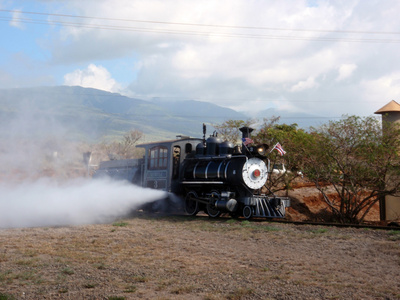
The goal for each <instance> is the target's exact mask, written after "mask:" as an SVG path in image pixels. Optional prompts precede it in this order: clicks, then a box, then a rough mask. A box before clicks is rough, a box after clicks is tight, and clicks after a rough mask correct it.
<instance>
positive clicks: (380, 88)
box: [360, 71, 400, 110]
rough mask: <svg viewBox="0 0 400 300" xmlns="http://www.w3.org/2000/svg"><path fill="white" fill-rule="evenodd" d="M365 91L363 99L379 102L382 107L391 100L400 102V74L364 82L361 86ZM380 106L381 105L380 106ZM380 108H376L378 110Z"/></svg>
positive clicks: (395, 73)
mask: <svg viewBox="0 0 400 300" xmlns="http://www.w3.org/2000/svg"><path fill="white" fill-rule="evenodd" d="M360 87H361V88H362V90H363V95H362V96H363V99H365V100H366V101H379V102H381V103H382V105H381V106H383V105H384V104H386V103H387V102H389V101H391V100H396V101H398V102H400V72H399V71H397V72H393V73H390V74H387V75H385V76H382V77H379V78H375V79H371V80H363V81H362V82H361V84H360ZM378 106H379V105H378ZM379 108H380V107H376V110H377V109H379Z"/></svg>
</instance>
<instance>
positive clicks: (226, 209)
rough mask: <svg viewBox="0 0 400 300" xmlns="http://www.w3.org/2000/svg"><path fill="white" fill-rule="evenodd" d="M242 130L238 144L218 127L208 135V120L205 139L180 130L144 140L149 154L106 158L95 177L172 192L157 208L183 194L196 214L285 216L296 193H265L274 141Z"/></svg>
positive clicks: (167, 205) (154, 206)
mask: <svg viewBox="0 0 400 300" xmlns="http://www.w3.org/2000/svg"><path fill="white" fill-rule="evenodd" d="M240 131H241V132H242V141H243V143H242V145H241V146H236V147H234V145H233V144H232V143H230V142H227V141H224V142H223V141H221V139H220V138H219V137H218V136H217V134H215V132H214V133H213V134H212V135H210V136H209V137H208V138H207V139H206V127H205V125H203V139H198V138H190V137H187V136H177V139H176V140H170V141H162V142H156V143H147V144H141V145H138V146H137V147H141V148H144V149H145V155H144V157H143V158H141V159H125V160H110V161H104V162H101V163H100V166H99V169H98V170H97V171H96V173H95V174H94V177H101V176H109V177H111V178H114V179H124V180H128V181H130V182H132V183H134V184H136V185H139V186H142V187H147V188H153V189H160V190H164V191H167V192H169V195H170V196H171V197H168V199H163V200H160V201H157V202H155V203H153V204H152V205H151V206H152V209H153V210H158V209H160V207H164V209H165V208H171V207H172V206H176V205H177V203H176V201H174V199H176V196H178V198H179V199H181V201H180V203H181V204H182V206H183V209H184V210H185V212H186V213H187V214H188V215H191V216H195V215H196V214H197V213H198V212H199V211H204V212H205V213H207V214H208V215H209V216H210V217H212V218H217V217H219V216H220V215H221V214H223V213H229V214H230V215H231V216H233V217H244V218H246V219H250V218H252V217H262V218H283V217H284V216H285V214H286V208H287V207H289V206H290V199H289V198H286V197H276V196H274V195H272V196H267V195H265V194H262V193H261V190H262V188H263V187H264V185H265V183H266V181H267V178H268V174H269V160H268V159H267V157H266V154H267V153H266V150H267V149H268V146H267V145H265V144H263V145H258V146H253V145H252V140H251V138H250V134H251V132H252V131H253V129H252V128H249V127H242V128H240ZM265 161H267V164H266V163H265ZM178 206H179V205H178Z"/></svg>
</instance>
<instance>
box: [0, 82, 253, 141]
mask: <svg viewBox="0 0 400 300" xmlns="http://www.w3.org/2000/svg"><path fill="white" fill-rule="evenodd" d="M246 118H247V117H246V116H245V115H244V114H241V113H238V112H236V111H234V110H232V109H229V108H223V107H220V106H217V105H215V104H212V103H206V102H200V101H172V102H156V101H144V100H140V99H134V98H129V97H126V96H122V95H120V94H116V93H109V92H105V91H101V90H97V89H92V88H83V87H77V86H75V87H70V86H55V87H35V88H20V89H0V137H2V138H4V137H9V136H12V135H17V136H18V135H20V136H24V135H30V136H32V137H34V136H41V135H45V134H46V133H51V134H54V135H64V136H66V137H67V138H69V139H72V140H88V141H99V140H107V139H115V138H116V137H117V136H121V135H122V134H124V133H125V132H127V131H129V130H132V129H137V130H140V131H142V132H143V133H144V134H145V136H146V140H157V139H168V138H174V137H175V136H176V135H178V134H182V135H189V136H193V137H200V136H202V124H203V123H206V124H217V123H222V122H224V121H225V120H228V119H246Z"/></svg>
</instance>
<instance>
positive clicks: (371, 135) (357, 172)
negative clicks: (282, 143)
mask: <svg viewBox="0 0 400 300" xmlns="http://www.w3.org/2000/svg"><path fill="white" fill-rule="evenodd" d="M381 125H382V124H381V123H380V121H379V120H378V119H376V118H374V117H358V116H347V117H346V118H344V119H342V120H340V121H331V122H329V123H328V124H325V125H323V126H321V127H319V128H312V129H311V131H310V133H309V134H308V135H307V136H303V137H302V138H301V139H298V140H296V141H295V142H294V144H293V150H294V151H296V153H297V156H298V159H301V163H300V165H301V168H302V170H303V171H304V172H305V174H306V175H307V177H308V178H309V179H310V180H312V181H313V182H314V183H315V186H316V188H317V189H318V190H319V191H320V192H321V194H322V196H323V199H324V200H325V202H326V203H327V204H328V205H329V207H330V209H331V211H332V213H333V216H334V218H335V219H336V220H337V221H339V222H342V223H345V222H351V223H358V222H361V221H363V220H364V218H365V216H366V215H367V213H368V212H369V211H370V209H371V208H372V207H373V206H374V205H375V204H376V202H377V201H379V199H380V198H381V197H384V196H385V195H394V194H396V193H397V192H398V191H399V188H400V181H399V180H398V178H399V177H398V176H400V168H399V167H398V166H399V165H400V159H399V155H398V149H399V146H400V142H399V141H400V139H399V137H400V131H399V128H398V126H389V125H388V126H386V127H385V128H386V130H385V134H382V126H381ZM389 175H390V176H389ZM388 178H392V180H388ZM328 187H333V189H334V191H335V192H334V193H332V192H331V191H330V190H329V188H328Z"/></svg>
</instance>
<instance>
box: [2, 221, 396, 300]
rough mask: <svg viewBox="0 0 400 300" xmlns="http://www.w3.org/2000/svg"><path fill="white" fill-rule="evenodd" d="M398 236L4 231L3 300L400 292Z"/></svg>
mask: <svg viewBox="0 0 400 300" xmlns="http://www.w3.org/2000/svg"><path fill="white" fill-rule="evenodd" d="M399 241H400V233H399V232H398V231H392V232H386V231H373V230H363V229H349V228H347V229H338V228H330V227H329V228H327V227H312V226H298V227H296V226H294V225H285V224H274V223H268V222H249V221H237V220H232V219H222V220H218V221H216V220H209V219H207V218H186V217H158V218H150V217H140V216H139V217H135V218H132V219H127V220H122V221H118V222H115V223H113V224H103V225H88V226H77V227H56V228H27V229H7V230H0V244H1V247H0V299H45V298H46V299H135V298H143V299H277V298H278V299H311V298H314V299H345V298H346V299H347V298H349V299H400V275H399V269H400V243H399Z"/></svg>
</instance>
